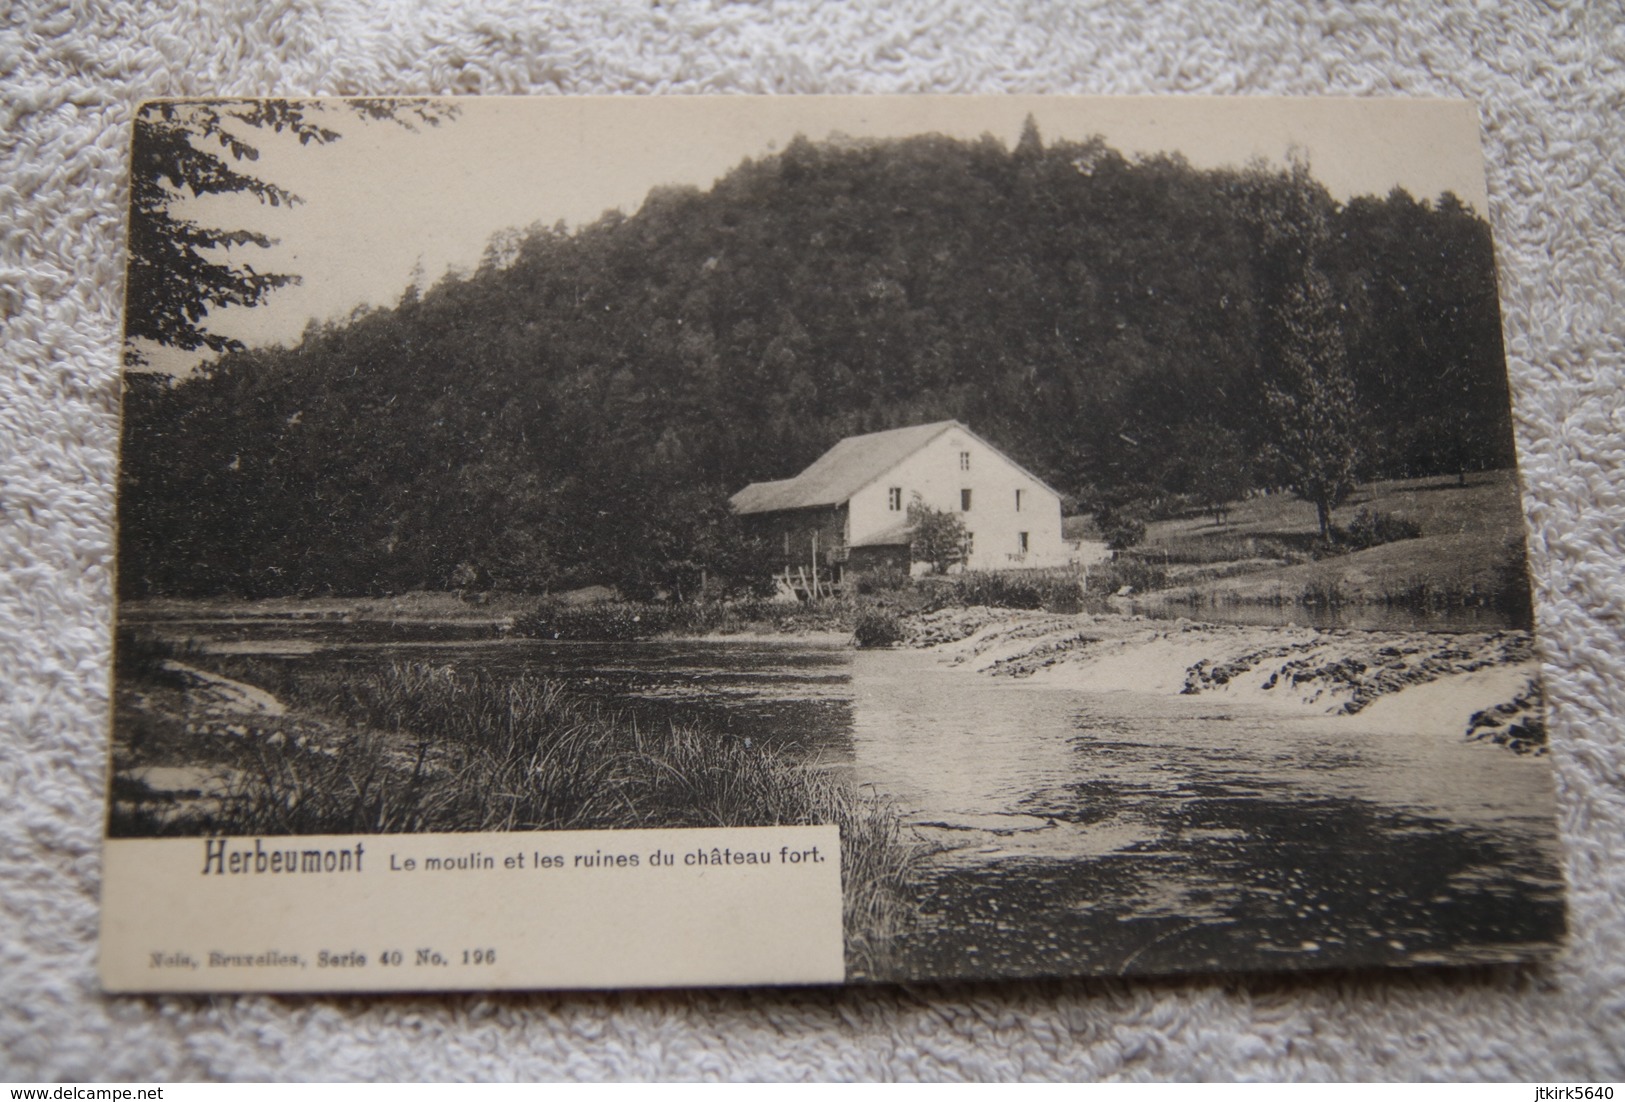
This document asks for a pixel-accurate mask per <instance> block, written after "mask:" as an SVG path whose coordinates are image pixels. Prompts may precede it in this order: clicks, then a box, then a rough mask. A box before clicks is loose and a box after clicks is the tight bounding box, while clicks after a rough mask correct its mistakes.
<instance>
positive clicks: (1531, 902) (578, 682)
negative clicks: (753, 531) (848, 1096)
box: [249, 625, 1563, 977]
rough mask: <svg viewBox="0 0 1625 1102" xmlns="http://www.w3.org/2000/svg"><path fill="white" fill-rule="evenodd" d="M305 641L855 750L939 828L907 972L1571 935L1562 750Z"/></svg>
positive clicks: (1233, 717)
mask: <svg viewBox="0 0 1625 1102" xmlns="http://www.w3.org/2000/svg"><path fill="white" fill-rule="evenodd" d="M249 634H252V633H249ZM302 638H303V639H304V642H305V643H312V642H314V643H315V644H316V649H315V650H314V651H307V652H306V653H289V654H287V655H286V656H285V657H284V659H283V660H285V661H290V662H296V663H297V662H303V661H311V660H320V661H323V662H324V663H330V662H335V661H337V662H342V663H349V664H356V665H364V664H369V663H377V662H382V661H394V660H399V659H403V658H409V659H424V660H429V661H434V662H436V663H440V664H449V665H454V666H460V667H464V668H473V667H475V666H479V667H484V668H489V669H494V670H498V671H504V670H506V671H512V672H516V673H517V672H520V671H529V672H536V673H542V674H548V675H553V676H558V677H561V678H564V679H566V680H568V681H569V682H570V684H571V685H572V687H573V688H574V690H575V691H577V692H579V693H584V694H587V695H591V696H593V697H595V698H597V699H600V700H602V701H604V702H605V703H606V704H608V705H610V706H613V707H616V708H619V709H622V710H623V711H625V712H627V713H629V714H631V715H633V716H635V717H636V718H637V719H638V720H639V721H640V722H659V721H663V720H666V719H675V720H678V721H681V722H693V723H698V724H702V725H704V726H705V727H707V728H708V729H711V730H714V731H716V732H718V734H719V735H723V736H733V737H743V738H751V739H760V740H761V741H762V742H763V743H764V744H769V745H778V746H780V747H782V748H784V749H785V750H787V751H789V752H792V753H795V754H797V755H800V756H802V757H803V758H804V759H805V760H807V761H808V762H809V763H812V764H815V765H817V766H819V767H824V768H833V769H838V770H841V771H843V772H849V774H850V776H851V777H852V778H853V779H854V780H855V781H856V782H857V783H859V784H862V785H865V786H868V787H869V788H870V789H871V790H873V791H875V792H877V793H880V794H882V795H885V796H888V797H890V798H891V799H893V800H894V801H895V802H896V804H897V805H898V806H899V807H900V808H902V809H903V810H904V811H905V812H906V814H907V816H908V819H909V821H910V823H911V824H912V825H913V826H914V827H915V828H916V830H917V831H918V832H919V834H920V835H922V836H923V837H925V838H926V839H927V840H928V841H929V842H930V843H931V844H932V846H933V847H935V851H934V853H933V855H932V856H931V857H930V858H929V859H928V861H927V862H926V863H925V865H924V867H923V870H922V885H921V899H922V905H923V918H922V921H921V923H920V926H919V928H918V929H917V930H916V931H915V932H914V934H913V935H912V937H911V938H910V939H909V941H908V943H907V944H906V945H905V946H904V950H903V960H902V963H901V969H900V973H899V974H900V975H901V976H908V977H924V976H984V975H985V976H997V975H1021V974H1035V975H1036V974H1049V973H1056V972H1061V973H1066V972H1078V971H1085V972H1113V973H1115V972H1166V971H1184V970H1192V969H1215V968H1217V969H1249V968H1280V967H1328V966H1333V965H1362V964H1376V963H1390V962H1398V961H1410V962H1444V961H1449V962H1465V961H1493V960H1502V959H1511V958H1513V957H1516V956H1521V955H1524V953H1525V951H1526V950H1527V949H1528V948H1530V947H1533V946H1541V945H1547V944H1549V943H1551V942H1552V941H1554V940H1555V939H1556V938H1557V937H1559V936H1560V934H1561V931H1562V926H1563V908H1562V901H1561V882H1560V878H1559V873H1558V871H1557V868H1558V866H1557V849H1556V835H1555V828H1554V824H1553V813H1552V796H1551V780H1550V772H1549V769H1548V767H1547V763H1546V761H1545V760H1544V759H1536V758H1526V757H1519V756H1517V755H1515V754H1512V753H1510V752H1509V751H1506V750H1504V749H1501V748H1499V747H1495V746H1491V745H1488V744H1485V743H1466V742H1464V741H1462V739H1461V735H1460V732H1447V731H1421V732H1419V731H1397V730H1381V729H1375V728H1373V727H1372V726H1370V725H1369V724H1365V723H1362V720H1361V719H1360V717H1358V716H1356V717H1346V718H1330V717H1318V716H1309V717H1305V716H1300V715H1297V714H1295V713H1287V712H1282V711H1275V710H1265V709H1264V708H1263V707H1262V706H1240V705H1233V704H1228V703H1222V702H1219V701H1216V700H1214V699H1204V698H1202V697H1172V698H1170V697H1166V696H1152V695H1150V694H1142V693H1136V692H1131V691H1130V692H1112V693H1085V692H1079V691H1073V690H1065V689H1058V688H1044V687H1040V686H1037V685H1034V684H1032V683H1029V682H1020V681H1013V680H1011V679H1008V678H992V677H987V676H983V675H979V674H974V673H969V672H967V671H964V670H959V669H953V668H949V667H946V666H944V665H942V664H941V663H940V662H939V661H938V660H937V659H936V657H935V656H934V655H932V654H930V653H925V652H915V651H886V652H873V651H866V652H853V651H851V650H849V649H847V648H845V647H842V646H837V645H833V644H822V645H820V644H812V643H807V642H790V641H722V642H710V641H707V642H669V641H668V642H642V643H619V644H580V643H538V642H519V641H510V642H503V643H490V642H480V641H474V640H465V641H457V640H455V639H446V638H441V639H433V638H430V639H424V638H421V637H419V638H416V639H412V640H408V641H402V640H400V639H399V638H397V639H394V640H387V639H380V638H373V637H363V634H358V633H355V632H348V631H343V630H339V629H336V628H334V627H333V626H331V625H328V626H325V627H324V629H322V630H320V631H315V630H313V631H311V632H307V633H303V635H302Z"/></svg>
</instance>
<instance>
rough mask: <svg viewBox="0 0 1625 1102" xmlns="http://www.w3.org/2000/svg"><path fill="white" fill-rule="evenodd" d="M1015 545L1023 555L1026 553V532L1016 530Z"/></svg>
mask: <svg viewBox="0 0 1625 1102" xmlns="http://www.w3.org/2000/svg"><path fill="white" fill-rule="evenodd" d="M1016 547H1017V548H1018V549H1019V550H1020V552H1021V553H1022V554H1023V555H1025V554H1026V553H1027V533H1025V532H1017V533H1016Z"/></svg>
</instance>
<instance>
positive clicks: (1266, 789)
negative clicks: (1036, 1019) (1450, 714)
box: [853, 653, 1563, 976]
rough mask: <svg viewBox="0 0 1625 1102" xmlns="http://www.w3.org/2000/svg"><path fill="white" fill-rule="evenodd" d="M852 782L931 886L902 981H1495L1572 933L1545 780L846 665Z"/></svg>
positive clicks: (1528, 770) (1323, 723) (1327, 726)
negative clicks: (913, 829) (907, 838)
mask: <svg viewBox="0 0 1625 1102" xmlns="http://www.w3.org/2000/svg"><path fill="white" fill-rule="evenodd" d="M854 669H855V672H854V686H855V688H854V709H855V715H854V722H855V730H854V735H853V745H854V750H855V753H856V767H855V769H856V773H857V774H858V775H859V776H862V777H865V778H868V779H869V780H871V781H872V782H873V783H874V784H875V785H876V786H877V787H878V788H880V789H882V790H884V791H888V792H892V793H894V794H895V795H896V796H897V797H898V798H899V799H900V800H901V801H902V802H903V803H905V804H906V805H907V806H909V807H910V808H911V809H912V817H913V819H914V821H915V822H916V823H917V824H918V826H919V829H920V830H921V832H922V833H924V834H926V835H927V836H929V837H930V838H931V840H932V841H933V842H934V843H936V844H937V845H940V846H941V847H943V849H942V851H941V852H940V853H939V854H938V855H937V856H936V857H935V858H934V859H933V860H932V861H931V862H930V866H929V871H928V875H927V880H928V883H927V885H926V891H925V892H924V894H923V898H924V899H925V900H927V909H928V914H927V921H926V925H925V928H924V929H923V930H922V931H921V934H920V936H919V937H917V938H915V939H914V940H913V941H912V943H911V944H910V946H909V951H908V959H907V964H906V971H907V972H908V973H909V974H914V975H942V976H948V975H982V976H996V975H1022V974H1033V975H1041V974H1046V973H1052V972H1055V971H1068V972H1070V971H1110V972H1115V971H1124V972H1166V971H1182V970H1193V969H1212V968H1256V967H1271V968H1279V967H1324V966H1329V965H1331V964H1338V965H1356V964H1375V963H1386V962H1392V961H1398V960H1406V961H1412V962H1419V961H1447V960H1448V961H1469V960H1495V959H1502V958H1504V957H1507V956H1509V955H1512V954H1513V952H1514V950H1515V949H1516V948H1517V947H1519V946H1522V945H1524V944H1526V943H1547V942H1549V941H1551V940H1552V939H1554V938H1555V937H1557V936H1558V935H1559V934H1560V932H1561V929H1562V921H1563V918H1562V904H1561V888H1560V881H1559V878H1558V873H1557V866H1556V853H1555V831H1554V826H1553V818H1552V807H1551V788H1550V780H1549V775H1548V771H1547V770H1546V769H1545V767H1544V763H1541V762H1536V761H1531V760H1529V759H1524V758H1519V757H1517V756H1516V755H1513V754H1509V753H1505V752H1499V751H1496V750H1494V749H1493V748H1489V747H1485V746H1482V745H1475V744H1467V743H1464V742H1462V741H1461V739H1460V737H1459V733H1458V734H1456V735H1455V736H1454V737H1451V735H1450V733H1448V732H1413V731H1391V730H1390V731H1384V730H1380V729H1376V728H1374V727H1372V726H1370V725H1362V724H1361V723H1360V721H1359V719H1358V718H1357V717H1353V718H1343V717H1340V718H1329V717H1327V718H1323V717H1299V716H1294V715H1290V714H1286V713H1282V712H1279V711H1273V710H1264V709H1262V708H1245V707H1244V708H1234V707H1230V706H1226V707H1225V708H1224V710H1222V711H1221V710H1216V709H1215V708H1214V706H1213V704H1212V703H1210V702H1206V701H1203V700H1201V699H1200V698H1178V697H1176V698H1168V697H1165V696H1151V695H1149V694H1141V693H1135V692H1132V691H1127V692H1117V693H1090V694H1082V693H1076V692H1072V691H1067V690H1060V689H1045V688H1041V687H1037V686H1032V685H1029V684H1021V683H1010V682H1005V683H1003V684H999V683H998V680H999V679H989V678H980V677H975V676H968V675H966V674H965V673H964V672H962V671H958V670H951V669H945V668H943V667H940V666H938V665H936V664H935V663H933V662H932V661H931V660H930V656H929V655H921V654H917V653H914V654H902V653H899V654H884V655H869V654H864V655H859V656H858V658H857V659H856V662H855V668H854Z"/></svg>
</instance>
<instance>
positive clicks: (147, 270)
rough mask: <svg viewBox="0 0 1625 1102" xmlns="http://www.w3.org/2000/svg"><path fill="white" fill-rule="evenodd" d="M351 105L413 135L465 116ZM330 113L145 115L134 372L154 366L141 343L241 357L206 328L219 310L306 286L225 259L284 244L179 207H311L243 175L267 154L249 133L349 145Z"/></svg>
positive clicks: (134, 165) (135, 225) (132, 300)
mask: <svg viewBox="0 0 1625 1102" xmlns="http://www.w3.org/2000/svg"><path fill="white" fill-rule="evenodd" d="M344 103H345V106H346V107H347V108H348V109H349V110H350V111H351V112H352V113H353V114H355V115H356V116H358V117H360V118H362V119H367V120H386V119H387V120H391V121H393V122H396V123H398V124H400V125H402V126H405V127H407V128H408V129H412V128H414V127H415V125H416V123H419V122H421V123H426V124H428V125H430V126H435V125H438V124H439V123H440V122H441V121H442V120H443V119H447V118H450V117H452V116H453V115H454V114H455V113H456V110H457V109H456V107H454V106H450V105H445V104H441V103H436V102H434V101H430V100H387V99H352V100H347V101H344ZM325 110H326V108H325V107H324V106H323V105H322V104H321V103H320V102H317V101H300V100H240V101H233V100H207V101H187V100H162V101H155V102H152V103H148V104H146V105H144V106H143V107H142V109H141V111H140V113H139V114H138V115H137V116H136V120H135V130H134V135H133V137H132V140H131V146H130V166H131V196H130V237H129V248H130V265H129V281H128V285H127V288H126V292H125V294H126V299H125V315H126V318H127V321H126V333H125V336H126V340H125V351H124V360H125V363H126V364H128V365H131V366H140V365H142V364H144V363H146V362H147V361H146V357H145V356H144V355H143V354H142V352H141V350H140V348H139V346H138V345H136V344H135V343H134V342H135V341H139V340H147V341H152V342H154V343H157V344H161V345H166V346H168V347H171V348H179V349H182V350H185V351H195V350H196V349H199V348H208V349H210V350H211V351H214V352H226V351H235V350H240V349H241V348H242V347H243V346H242V343H241V342H240V341H237V340H233V339H232V338H230V337H224V336H221V335H220V334H218V333H213V332H210V331H209V330H208V329H207V328H205V327H204V321H205V319H206V318H207V317H208V314H209V311H210V310H211V309H212V308H214V307H219V306H257V305H259V304H260V303H262V302H264V301H265V299H266V297H267V296H269V295H270V294H271V292H272V291H275V290H276V289H277V288H279V287H285V286H287V285H288V284H290V283H296V282H298V280H299V277H298V276H297V275H293V274H289V273H283V272H261V271H257V270H256V269H255V268H254V266H253V265H252V264H248V263H246V262H244V263H242V264H241V265H235V264H233V263H231V262H230V261H229V260H226V259H221V258H220V257H219V255H218V254H219V252H220V251H221V250H224V251H226V252H227V253H229V252H230V251H231V250H233V249H237V248H241V247H242V246H245V245H253V246H255V247H258V248H262V249H263V248H268V247H270V246H271V245H273V244H275V243H276V242H275V239H274V238H271V237H268V236H266V235H265V234H262V233H255V232H253V231H250V230H230V229H218V228H214V227H210V226H204V225H200V224H199V223H197V222H195V221H192V220H191V219H188V218H184V217H182V216H180V215H179V214H177V213H176V212H175V204H176V203H177V202H178V201H180V200H181V199H182V198H184V197H186V196H187V195H188V194H190V195H191V196H192V197H193V198H196V197H198V196H202V195H223V194H247V195H252V196H254V197H255V198H256V199H258V200H259V201H260V202H261V203H264V204H268V205H270V206H273V207H280V206H292V205H293V204H295V203H299V202H303V200H302V199H301V198H300V197H299V196H298V195H295V194H294V193H293V192H291V191H289V190H288V189H287V188H284V187H281V186H280V185H278V184H276V183H274V182H271V181H268V180H262V179H260V178H258V177H256V176H252V175H250V174H248V173H246V172H243V171H240V170H239V168H238V167H236V166H237V165H240V164H241V163H242V162H244V161H249V162H252V161H256V160H258V159H259V149H258V148H257V147H256V146H254V145H252V144H250V143H249V142H248V141H247V140H245V138H244V136H243V135H244V133H245V132H247V131H253V130H270V131H272V132H273V133H278V134H281V133H284V132H286V133H288V134H291V135H293V136H294V137H296V138H298V139H299V143H300V144H301V145H312V144H314V145H325V144H327V143H329V142H333V141H337V140H338V139H339V138H340V137H341V135H340V134H339V133H338V132H337V131H335V130H331V129H329V128H328V127H326V126H323V125H321V122H320V121H319V120H320V119H321V118H323V116H324V112H325ZM215 147H218V151H217V150H216V148H215Z"/></svg>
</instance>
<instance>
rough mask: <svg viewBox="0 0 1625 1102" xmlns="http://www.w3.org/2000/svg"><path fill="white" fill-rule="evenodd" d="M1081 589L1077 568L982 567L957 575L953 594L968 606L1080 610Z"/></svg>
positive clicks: (958, 602) (1064, 610)
mask: <svg viewBox="0 0 1625 1102" xmlns="http://www.w3.org/2000/svg"><path fill="white" fill-rule="evenodd" d="M1081 590H1082V587H1081V585H1080V582H1079V577H1078V574H1077V572H1076V571H1073V570H978V571H972V572H970V573H966V574H960V575H958V576H957V577H955V578H954V579H953V584H952V597H953V602H954V603H955V604H959V605H962V606H965V607H970V606H974V605H984V606H986V607H988V608H1015V609H1044V610H1046V611H1048V612H1076V611H1078V608H1079V603H1080V598H1081V596H1082V593H1081Z"/></svg>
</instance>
